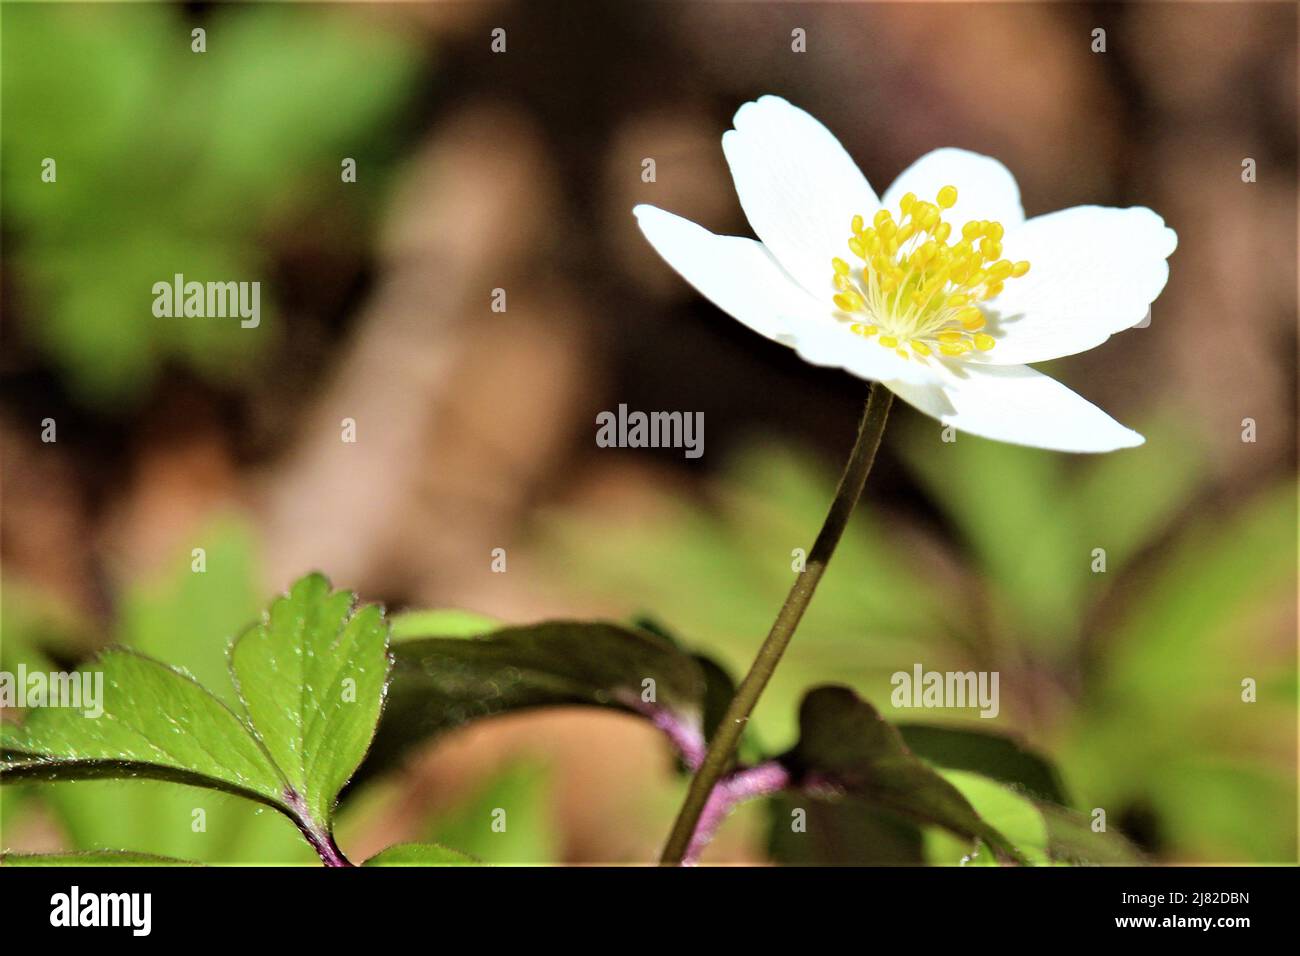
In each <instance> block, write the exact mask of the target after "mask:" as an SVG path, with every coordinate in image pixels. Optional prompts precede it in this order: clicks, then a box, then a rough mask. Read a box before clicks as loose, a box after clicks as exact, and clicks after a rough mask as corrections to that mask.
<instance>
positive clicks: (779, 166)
mask: <svg viewBox="0 0 1300 956" xmlns="http://www.w3.org/2000/svg"><path fill="white" fill-rule="evenodd" d="M732 123H733V124H734V125H735V127H736V128H735V129H734V130H730V131H728V132H727V133H725V134H723V137H722V150H723V152H724V153H725V154H726V156H727V164H728V165H729V166H730V167H731V175H732V178H733V179H734V180H735V183H736V193H737V195H738V196H739V197H740V205H741V207H742V208H743V209H744V210H745V215H746V216H747V217H748V218H749V224H750V226H751V227H752V228H753V230H754V232H755V233H757V234H758V237H759V238H760V239H762V240H763V244H764V245H766V246H767V247H768V248H769V249H771V250H772V254H773V255H774V256H776V258H777V261H778V262H780V263H781V265H782V266H783V267H785V270H786V271H787V272H789V273H790V274H791V275H792V276H794V277H795V279H796V280H797V281H798V282H799V283H800V285H802V286H803V287H804V288H805V289H807V290H808V291H809V292H811V293H813V294H815V295H817V296H825V297H826V298H827V299H828V300H829V298H830V297H831V296H832V295H834V294H835V290H834V288H833V287H832V286H831V275H832V271H831V258H832V257H833V256H841V257H843V256H845V255H847V252H848V247H847V243H848V241H849V237H850V236H851V235H852V232H851V230H850V229H849V223H850V222H851V221H852V220H853V216H854V215H855V214H856V215H861V216H863V217H864V218H866V219H867V220H870V219H871V217H872V216H873V215H875V213H876V210H877V209H879V208H880V201H879V200H878V199H877V198H876V193H875V191H874V190H873V189H872V188H871V186H870V184H869V183H868V182H867V180H866V177H865V176H863V175H862V171H861V170H859V169H858V166H857V164H856V163H855V162H853V159H852V157H850V156H849V154H848V153H847V152H845V150H844V147H843V146H841V145H840V142H839V140H837V139H836V138H835V136H834V135H833V134H832V133H831V131H830V130H828V129H827V128H826V127H825V126H823V125H822V124H821V123H819V122H818V121H817V120H816V119H814V118H813V117H812V116H810V115H809V114H808V113H806V112H804V111H803V110H801V109H799V108H798V107H796V106H792V105H791V104H790V103H788V102H786V101H785V100H783V99H781V97H779V96H764V97H761V98H760V99H758V100H757V101H756V102H753V103H746V104H745V105H744V106H742V107H741V108H740V109H739V110H737V111H736V116H735V118H734V119H733V120H732Z"/></svg>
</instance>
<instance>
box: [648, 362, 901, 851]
mask: <svg viewBox="0 0 1300 956" xmlns="http://www.w3.org/2000/svg"><path fill="white" fill-rule="evenodd" d="M893 400H894V396H893V393H892V392H890V391H889V389H887V388H885V387H884V386H883V385H880V384H879V383H872V386H871V393H870V395H869V396H868V398H867V407H866V410H865V411H864V412H863V413H862V422H861V424H860V425H859V426H858V438H857V441H856V442H855V443H854V445H853V451H852V452H851V453H850V454H849V460H848V463H847V464H846V465H845V466H844V473H843V474H842V475H840V483H839V487H837V488H836V489H835V499H834V500H833V501H832V502H831V507H830V511H829V512H827V514H826V520H825V521H824V522H823V523H822V529H821V531H820V532H819V533H818V534H817V540H816V541H815V542H814V543H813V546H812V550H811V551H810V552H808V560H807V562H806V563H805V565H804V570H803V571H802V572H801V573H800V574H799V576H798V577H797V578H795V582H794V585H793V586H792V587H791V588H790V593H789V595H788V596H787V597H786V599H785V603H784V604H783V605H781V610H780V612H779V613H778V614H777V616H776V620H775V621H774V622H773V623H772V629H771V631H769V632H768V635H767V639H766V640H765V641H763V646H762V647H760V648H759V650H758V656H757V657H755V658H754V663H753V664H751V665H750V667H749V673H748V674H746V675H745V679H744V680H742V681H741V682H740V686H739V687H737V688H736V694H735V696H734V697H732V699H731V703H730V704H729V705H728V706H727V711H726V713H725V714H724V715H723V717H722V721H721V723H719V724H718V729H717V731H716V732H715V734H714V737H713V739H712V740H711V741H709V748H708V751H707V752H706V753H705V755H704V761H703V762H702V763H701V764H700V768H699V770H697V771H696V773H695V776H694V778H693V779H692V780H691V785H690V789H688V790H687V792H686V800H685V801H684V802H683V803H682V808H681V810H679V811H678V813H677V821H676V822H675V823H674V824H673V830H672V833H671V834H669V836H668V843H667V845H666V846H665V847H664V852H663V856H662V857H661V858H660V860H659V862H660V864H661V865H664V866H676V865H678V864H680V863H681V862H682V860H683V859H684V858H685V856H686V851H687V849H688V848H689V847H690V845H691V842H692V838H693V837H694V835H695V832H696V829H697V827H698V825H699V822H700V815H701V814H702V813H703V812H704V809H705V806H706V805H707V804H708V802H709V797H710V796H711V795H712V793H713V788H714V787H715V786H717V784H718V781H719V780H721V779H722V775H723V774H724V773H725V771H726V770H727V766H728V765H729V764H730V762H731V759H732V755H733V754H734V753H735V750H736V745H737V743H739V741H740V734H741V732H742V731H743V730H744V728H745V724H746V723H747V722H748V721H749V715H750V714H751V713H752V712H753V710H754V705H755V704H757V703H758V698H759V696H760V695H761V694H762V693H763V689H764V688H765V687H766V686H767V682H768V681H769V680H770V679H771V677H772V673H773V672H774V671H775V670H776V665H777V664H779V663H780V662H781V655H782V654H784V653H785V649H786V646H787V645H788V644H789V643H790V638H791V637H793V636H794V631H795V628H796V627H798V626H799V621H800V619H801V618H802V617H803V614H804V611H806V610H807V609H808V604H809V602H810V601H811V600H812V596H813V592H814V591H816V590H817V585H818V583H819V582H820V581H821V578H822V574H823V573H824V572H825V570H826V565H827V563H828V562H829V561H830V559H831V555H832V554H834V553H835V546H836V545H837V544H839V541H840V537H841V536H842V535H843V534H844V528H845V526H846V525H847V524H848V522H849V515H851V514H852V513H853V508H854V506H855V505H856V504H857V503H858V498H859V497H860V496H861V494H862V488H863V486H864V485H865V484H866V482H867V475H869V474H870V473H871V465H872V463H873V462H875V460H876V449H877V448H879V447H880V436H881V434H882V433H883V432H884V430H885V420H886V419H887V418H888V417H889V407H890V405H891V404H893Z"/></svg>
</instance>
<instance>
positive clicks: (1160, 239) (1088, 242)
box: [984, 206, 1178, 365]
mask: <svg viewBox="0 0 1300 956" xmlns="http://www.w3.org/2000/svg"><path fill="white" fill-rule="evenodd" d="M1177 244H1178V236H1177V235H1176V234H1175V233H1174V231H1173V230H1172V229H1169V228H1167V227H1166V226H1165V222H1164V220H1163V219H1161V218H1160V217H1159V216H1158V215H1156V214H1155V213H1154V212H1152V211H1151V210H1150V209H1146V208H1144V207H1136V208H1131V209H1115V208H1111V207H1108V206H1075V207H1074V208H1072V209H1063V210H1061V211H1060V212H1054V213H1051V214H1049V215H1046V216H1037V217H1035V218H1033V219H1030V220H1029V221H1028V222H1026V223H1025V224H1024V225H1022V226H1020V227H1019V228H1018V229H1015V230H1012V231H1008V233H1007V234H1006V236H1005V237H1004V239H1003V242H1002V255H1003V256H1004V257H1005V258H1007V259H1010V260H1012V261H1013V262H1015V261H1019V260H1021V259H1027V260H1028V261H1029V273H1028V274H1027V275H1024V276H1022V277H1021V278H1019V279H1009V280H1008V281H1007V283H1006V286H1005V288H1004V289H1003V292H1002V294H1001V295H999V296H998V297H997V298H996V299H995V300H993V301H992V302H990V303H989V309H988V310H987V311H988V312H989V316H990V323H989V326H990V327H989V329H988V331H989V332H990V333H991V334H992V335H993V336H994V338H996V339H998V344H997V346H995V347H994V348H993V349H992V350H991V351H989V352H987V353H985V355H984V360H985V361H986V362H988V363H990V364H993V365H1020V364H1022V363H1025V362H1044V361H1047V360H1048V359H1054V358H1060V357H1061V356H1062V355H1074V354H1075V353H1077V352H1083V351H1086V350H1087V349H1091V348H1095V347H1096V346H1098V345H1100V344H1101V343H1102V342H1105V341H1106V339H1108V338H1110V336H1112V335H1113V334H1115V333H1116V332H1122V331H1123V330H1125V329H1128V328H1132V327H1133V326H1134V325H1135V324H1137V323H1138V322H1140V321H1142V319H1143V318H1144V317H1145V316H1146V314H1147V309H1148V308H1149V307H1150V305H1151V303H1152V302H1153V301H1154V300H1155V298H1156V296H1158V295H1159V294H1160V292H1161V290H1162V289H1164V287H1165V282H1166V280H1167V279H1168V278H1169V264H1168V263H1167V262H1165V259H1166V258H1167V257H1168V256H1169V255H1170V253H1172V252H1173V251H1174V247H1175V246H1176V245H1177Z"/></svg>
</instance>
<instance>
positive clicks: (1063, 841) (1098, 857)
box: [1038, 803, 1145, 865]
mask: <svg viewBox="0 0 1300 956" xmlns="http://www.w3.org/2000/svg"><path fill="white" fill-rule="evenodd" d="M1038 809H1039V812H1040V813H1042V815H1043V820H1044V821H1045V822H1046V824H1047V848H1048V852H1049V853H1050V854H1051V856H1052V859H1053V860H1057V861H1059V862H1062V863H1075V864H1108V863H1127V864H1130V865H1131V864H1134V863H1143V862H1145V858H1144V857H1143V855H1142V852H1141V851H1140V850H1139V849H1138V848H1137V847H1136V846H1134V845H1133V844H1132V843H1130V842H1129V841H1128V839H1127V838H1125V837H1124V835H1123V834H1121V833H1119V832H1118V831H1117V830H1114V829H1108V830H1105V831H1103V832H1101V833H1098V832H1096V831H1095V830H1093V828H1092V819H1091V817H1088V816H1085V815H1084V814H1082V813H1077V812H1076V811H1074V810H1067V809H1065V808H1064V807H1057V806H1051V805H1049V804H1043V803H1040V804H1038Z"/></svg>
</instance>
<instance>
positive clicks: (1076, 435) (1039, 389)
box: [887, 363, 1146, 452]
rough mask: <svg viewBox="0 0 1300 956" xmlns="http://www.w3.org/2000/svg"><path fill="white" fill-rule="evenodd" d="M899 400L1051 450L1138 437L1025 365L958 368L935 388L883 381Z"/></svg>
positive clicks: (959, 424)
mask: <svg viewBox="0 0 1300 956" xmlns="http://www.w3.org/2000/svg"><path fill="white" fill-rule="evenodd" d="M887 384H888V385H889V388H890V389H891V390H892V391H893V392H894V393H895V394H896V395H898V397H899V398H901V399H903V401H905V402H907V403H908V404H909V405H912V406H914V407H916V408H918V409H920V410H921V411H923V412H925V413H926V414H927V415H931V416H933V417H934V418H937V419H939V420H940V421H941V422H943V423H944V424H945V425H953V426H954V427H956V428H958V429H960V430H961V431H965V432H970V433H971V434H972V435H980V436H982V437H984V438H992V439H994V440H996V441H1005V442H1010V443H1012V444H1015V445H1030V446H1032V447H1034V448H1048V449H1051V450H1053V451H1081V452H1099V451H1114V450H1116V449H1118V448H1132V447H1134V446H1136V445H1140V444H1142V443H1143V442H1144V441H1145V440H1146V439H1144V438H1143V437H1142V436H1141V435H1139V434H1138V433H1137V432H1135V431H1133V430H1132V429H1130V428H1125V427H1124V426H1123V425H1121V424H1120V423H1119V422H1117V421H1115V419H1113V418H1111V417H1110V416H1109V415H1107V414H1106V413H1105V412H1103V411H1102V410H1101V409H1100V408H1098V407H1097V406H1096V405H1094V404H1092V402H1090V401H1088V400H1087V399H1085V398H1083V397H1082V396H1080V395H1078V394H1076V393H1075V392H1072V391H1070V389H1068V388H1066V387H1065V386H1064V385H1062V384H1061V383H1060V382H1058V381H1056V380H1055V379H1053V378H1049V377H1048V376H1046V375H1044V374H1042V373H1041V372H1036V371H1034V370H1033V369H1032V368H1029V367H1028V366H1026V365H1003V366H981V365H970V364H969V363H968V364H966V365H965V366H963V367H959V368H958V369H957V371H955V372H950V374H948V375H947V377H946V379H945V380H944V382H943V383H942V384H940V385H929V386H917V385H912V384H908V383H902V382H889V383H887Z"/></svg>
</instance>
